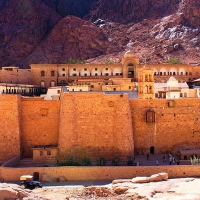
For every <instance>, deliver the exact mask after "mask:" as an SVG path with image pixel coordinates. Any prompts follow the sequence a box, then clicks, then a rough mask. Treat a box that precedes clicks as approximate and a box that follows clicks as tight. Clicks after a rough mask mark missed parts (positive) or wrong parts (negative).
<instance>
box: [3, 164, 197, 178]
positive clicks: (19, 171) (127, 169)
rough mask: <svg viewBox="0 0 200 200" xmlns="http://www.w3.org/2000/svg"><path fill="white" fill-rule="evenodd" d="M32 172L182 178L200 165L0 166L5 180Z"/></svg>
mask: <svg viewBox="0 0 200 200" xmlns="http://www.w3.org/2000/svg"><path fill="white" fill-rule="evenodd" d="M33 172H39V175H40V180H42V173H47V174H49V175H50V176H51V177H53V178H58V177H59V176H64V177H65V178H66V179H67V180H70V181H83V180H114V179H131V178H133V177H136V176H150V175H152V174H155V173H159V172H167V173H168V174H169V178H183V177H198V176H200V166H198V165H196V166H195V165H194V166H191V165H189V166H188V165H182V166H181V165H179V166H177V165H176V166H145V167H137V166H106V167H100V166H91V167H80V166H79V167H71V166H70V167H29V168H8V167H1V168H0V179H1V180H4V181H6V182H9V181H19V177H20V176H21V175H24V174H33Z"/></svg>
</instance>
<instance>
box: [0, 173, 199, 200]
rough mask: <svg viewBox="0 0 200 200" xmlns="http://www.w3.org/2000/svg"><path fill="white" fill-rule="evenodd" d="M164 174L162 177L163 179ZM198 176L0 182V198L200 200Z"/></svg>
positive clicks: (45, 199) (29, 199) (35, 199)
mask: <svg viewBox="0 0 200 200" xmlns="http://www.w3.org/2000/svg"><path fill="white" fill-rule="evenodd" d="M161 177H162V178H161ZM199 184H200V179H199V178H179V179H167V177H166V173H160V174H156V175H152V176H151V177H138V178H133V179H126V180H114V181H112V183H110V184H106V185H101V186H98V185H93V186H92V185H91V186H87V187H84V186H80V185H79V186H75V185H74V186H68V183H67V182H65V183H62V184H60V185H62V186H59V187H58V186H51V187H49V186H45V187H44V188H39V189H35V190H28V189H25V190H23V189H21V188H20V186H18V185H16V184H7V183H1V184H0V194H1V195H0V200H4V199H12V200H14V199H15V200H18V199H20V200H21V199H23V200H33V199H34V200H39V199H40V200H58V199H59V200H66V199H68V200H84V199H93V200H103V199H106V200H125V199H126V200H139V199H141V200H152V199H160V200H167V199H176V200H198V199H200V190H199Z"/></svg>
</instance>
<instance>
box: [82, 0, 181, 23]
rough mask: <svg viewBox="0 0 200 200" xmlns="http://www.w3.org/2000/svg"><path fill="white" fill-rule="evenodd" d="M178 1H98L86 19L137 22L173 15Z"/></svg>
mask: <svg viewBox="0 0 200 200" xmlns="http://www.w3.org/2000/svg"><path fill="white" fill-rule="evenodd" d="M179 3H180V0H156V1H155V0H137V1H133V0H113V1H107V0H100V1H99V2H98V3H97V4H96V6H95V8H94V9H93V10H92V11H91V12H90V14H89V15H87V16H86V18H88V19H91V20H92V21H95V20H97V19H98V18H101V19H103V20H108V21H113V22H121V23H128V22H138V21H141V20H143V19H146V18H152V19H155V18H158V17H161V16H165V15H169V14H172V13H174V12H175V11H176V10H177V9H178V5H179Z"/></svg>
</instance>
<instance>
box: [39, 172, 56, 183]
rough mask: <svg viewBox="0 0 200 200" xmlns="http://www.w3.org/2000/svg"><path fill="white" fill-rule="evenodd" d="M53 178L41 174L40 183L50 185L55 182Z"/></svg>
mask: <svg viewBox="0 0 200 200" xmlns="http://www.w3.org/2000/svg"><path fill="white" fill-rule="evenodd" d="M55 181H56V180H55V178H53V177H52V176H50V175H49V174H47V173H42V182H48V183H52V182H55Z"/></svg>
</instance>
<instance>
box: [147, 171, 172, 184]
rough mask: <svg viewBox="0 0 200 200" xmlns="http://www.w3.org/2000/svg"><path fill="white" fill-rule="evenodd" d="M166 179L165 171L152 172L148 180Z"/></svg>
mask: <svg viewBox="0 0 200 200" xmlns="http://www.w3.org/2000/svg"><path fill="white" fill-rule="evenodd" d="M167 179H168V174H167V173H165V172H162V173H158V174H153V175H151V176H150V182H156V181H165V180H167Z"/></svg>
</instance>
